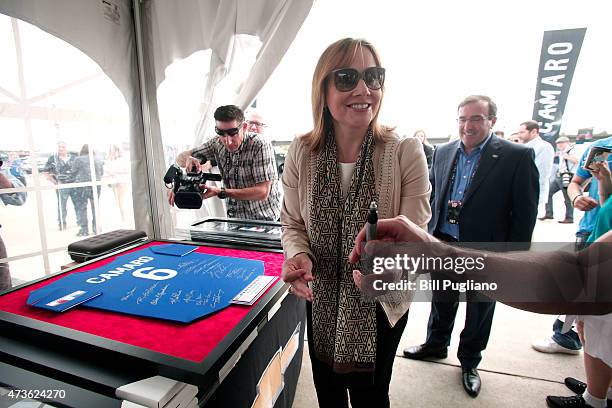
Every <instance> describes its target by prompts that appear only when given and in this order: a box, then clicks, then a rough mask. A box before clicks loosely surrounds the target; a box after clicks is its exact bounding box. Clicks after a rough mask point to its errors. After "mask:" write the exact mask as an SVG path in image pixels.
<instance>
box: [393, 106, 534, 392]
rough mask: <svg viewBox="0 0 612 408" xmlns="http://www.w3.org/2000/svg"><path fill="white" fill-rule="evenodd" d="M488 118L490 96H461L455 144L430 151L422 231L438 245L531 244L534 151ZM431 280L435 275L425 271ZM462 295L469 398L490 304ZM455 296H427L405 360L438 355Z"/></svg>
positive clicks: (443, 351)
mask: <svg viewBox="0 0 612 408" xmlns="http://www.w3.org/2000/svg"><path fill="white" fill-rule="evenodd" d="M496 115H497V106H496V105H495V103H494V102H493V101H492V100H491V98H489V97H487V96H484V95H472V96H468V97H467V98H465V99H464V100H463V101H462V102H461V103H460V104H459V107H458V117H457V123H458V125H459V129H458V130H459V136H460V140H455V141H452V142H449V143H446V144H444V145H441V146H438V148H436V150H435V152H434V158H433V164H432V168H431V172H430V181H431V185H432V195H431V209H432V218H431V221H430V222H429V232H430V233H432V234H433V235H434V236H436V237H437V238H439V239H441V240H443V241H447V242H458V241H459V242H530V241H531V234H532V232H533V227H534V226H535V221H536V216H537V206H538V193H539V181H538V169H537V168H536V165H535V161H534V152H533V149H530V148H528V147H525V146H523V145H520V144H518V143H512V142H509V141H507V140H504V139H502V138H500V137H498V136H495V135H493V134H492V132H491V128H492V127H493V125H494V124H495V122H496V120H497V117H496ZM432 280H442V277H441V276H439V275H435V274H432ZM440 287H442V286H440ZM466 298H467V307H466V319H465V327H464V329H463V331H462V332H461V338H460V342H459V350H458V353H457V357H458V358H459V361H460V362H461V368H462V372H463V375H462V381H463V388H464V389H465V391H466V392H467V393H468V394H469V395H470V396H472V397H476V396H478V393H479V392H480V387H481V380H480V376H479V374H478V371H477V369H476V367H477V366H478V364H479V363H480V360H481V358H482V356H481V351H482V350H484V349H485V347H486V345H487V342H488V340H489V334H490V332H491V323H492V321H493V312H494V310H495V303H494V302H493V301H491V300H489V299H483V298H482V296H479V295H478V293H477V292H474V291H467V293H466ZM458 299H459V292H458V291H450V290H447V291H433V298H432V303H431V314H430V316H429V323H428V326H427V339H426V341H425V343H424V344H421V345H418V346H413V347H409V348H407V349H405V350H404V356H405V357H407V358H410V359H417V360H421V359H424V358H429V357H432V358H446V356H447V354H448V352H447V348H448V346H449V345H450V338H451V333H452V330H453V325H454V321H455V316H456V314H457V308H458ZM483 300H485V301H483Z"/></svg>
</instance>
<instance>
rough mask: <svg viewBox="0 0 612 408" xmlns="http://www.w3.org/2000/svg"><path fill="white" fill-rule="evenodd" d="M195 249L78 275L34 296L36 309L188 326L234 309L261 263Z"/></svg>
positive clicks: (160, 249) (151, 253) (137, 256)
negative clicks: (84, 309)
mask: <svg viewBox="0 0 612 408" xmlns="http://www.w3.org/2000/svg"><path fill="white" fill-rule="evenodd" d="M196 248H197V247H195V246H192V245H181V244H168V245H159V246H152V247H148V248H145V249H141V250H139V251H135V252H131V253H129V254H126V255H122V256H118V257H117V258H116V259H115V260H114V261H113V262H112V263H110V264H108V265H104V266H103V267H100V268H96V269H93V270H90V271H87V272H80V273H73V274H71V275H68V276H66V277H65V278H62V279H59V280H57V281H55V282H53V283H51V284H49V285H47V286H45V287H43V288H41V289H38V290H35V291H33V292H32V293H30V296H29V297H28V301H27V303H28V304H29V305H32V306H36V307H41V308H44V309H48V310H53V311H58V312H62V311H64V310H67V309H69V308H71V307H74V306H77V305H79V304H82V305H83V306H88V307H93V308H98V309H105V310H112V311H115V312H121V313H127V314H133V315H139V316H146V317H154V318H159V319H167V320H174V321H178V322H184V323H188V322H191V321H193V320H195V319H198V318H200V317H202V316H205V315H207V314H210V313H213V312H216V311H218V310H221V309H223V308H225V307H227V306H229V304H230V302H231V301H232V299H233V298H234V297H235V296H236V295H237V294H238V293H239V292H240V291H242V289H244V288H245V287H246V286H247V285H248V284H249V283H250V282H251V281H253V280H254V279H255V278H256V277H257V276H259V275H263V273H264V265H263V262H262V261H256V260H250V259H241V258H232V257H225V256H217V255H208V254H202V253H197V252H193V251H194V250H195V249H196Z"/></svg>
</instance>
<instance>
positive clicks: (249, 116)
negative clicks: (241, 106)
mask: <svg viewBox="0 0 612 408" xmlns="http://www.w3.org/2000/svg"><path fill="white" fill-rule="evenodd" d="M245 118H246V123H247V124H248V126H247V132H250V133H257V134H258V135H259V136H261V137H264V133H265V130H266V128H267V127H268V125H267V124H266V123H265V122H264V120H263V116H261V114H260V113H259V112H258V111H256V110H254V109H249V110H248V111H246V114H245Z"/></svg>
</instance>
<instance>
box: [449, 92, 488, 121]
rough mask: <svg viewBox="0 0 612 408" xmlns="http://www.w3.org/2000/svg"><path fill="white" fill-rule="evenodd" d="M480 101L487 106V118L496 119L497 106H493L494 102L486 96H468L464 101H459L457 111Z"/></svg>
mask: <svg viewBox="0 0 612 408" xmlns="http://www.w3.org/2000/svg"><path fill="white" fill-rule="evenodd" d="M480 101H482V102H486V103H487V104H488V105H489V117H490V118H494V117H497V105H496V104H495V102H493V100H492V99H491V98H489V97H488V96H486V95H470V96H468V97H467V98H465V99H464V100H462V101H461V103H460V104H459V106H457V110H459V109H461V108H463V107H464V106H465V105H467V104H468V103H474V102H480Z"/></svg>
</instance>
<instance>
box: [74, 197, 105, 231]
mask: <svg viewBox="0 0 612 408" xmlns="http://www.w3.org/2000/svg"><path fill="white" fill-rule="evenodd" d="M75 190H76V193H75V198H73V201H74V207H75V210H76V216H77V224H78V225H79V227H81V231H88V228H89V227H88V224H89V219H88V215H87V206H88V204H89V205H90V206H91V218H92V220H91V230H92V231H93V232H94V233H95V232H96V211H95V208H94V196H93V188H92V187H77V188H75ZM99 196H100V189H99V187H98V197H99Z"/></svg>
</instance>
